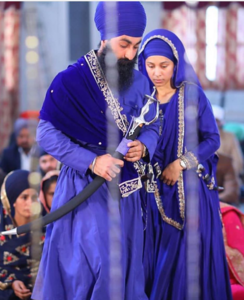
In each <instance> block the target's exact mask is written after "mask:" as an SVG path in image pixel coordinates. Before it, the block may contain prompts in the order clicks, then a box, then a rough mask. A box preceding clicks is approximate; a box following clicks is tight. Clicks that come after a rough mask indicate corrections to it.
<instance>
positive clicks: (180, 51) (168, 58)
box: [139, 29, 232, 300]
mask: <svg viewBox="0 0 244 300" xmlns="http://www.w3.org/2000/svg"><path fill="white" fill-rule="evenodd" d="M139 70H140V71H141V72H142V73H143V74H144V75H146V76H147V78H148V79H149V82H150V85H151V88H152V89H153V86H155V87H156V98H157V99H158V100H159V101H160V122H161V124H160V139H159V142H158V146H157V150H156V152H155V154H154V158H153V165H155V166H157V172H158V173H157V174H158V176H157V177H158V178H157V180H155V181H154V188H155V192H154V193H150V194H149V196H148V204H147V229H146V230H145V250H144V269H145V276H146V292H147V295H148V297H149V299H151V300H186V299H190V298H189V285H188V283H189V281H187V280H188V279H189V278H190V276H189V274H188V273H187V270H190V267H191V266H187V260H188V259H189V257H188V254H189V252H188V250H191V249H189V247H187V243H188V239H187V238H188V236H187V234H188V232H191V231H190V230H189V228H193V229H194V227H193V226H195V228H197V226H198V229H197V230H196V231H195V232H197V233H198V234H199V239H198V240H197V241H198V246H197V255H199V256H198V258H196V259H197V260H196V261H197V262H198V270H199V279H193V280H197V282H196V285H197V286H198V289H199V293H198V296H197V297H196V298H194V299H202V300H218V299H221V300H227V299H228V300H229V299H232V296H231V289H230V285H229V276H228V269H227V264H226V259H225V250H224V244H223V237H222V224H221V217H220V210H219V199H218V191H217V187H216V184H215V170H216V164H217V160H218V158H217V156H216V154H215V151H216V150H217V149H218V148H219V145H220V139H219V133H218V128H217V126H216V123H215V119H214V116H213V113H212V108H211V104H210V102H209V101H208V99H207V98H206V96H205V94H204V92H203V90H202V87H201V85H200V83H199V80H198V78H197V76H196V74H195V72H194V70H193V68H192V66H191V64H190V63H189V61H188V59H187V56H186V53H185V49H184V46H183V44H182V42H181V41H180V40H179V38H178V37H177V36H176V35H175V34H174V33H172V32H170V31H168V30H165V29H158V30H154V31H152V32H150V33H149V34H147V35H146V36H145V38H144V39H143V41H142V44H141V48H140V52H139ZM160 170H161V174H160ZM159 174H160V175H159ZM155 176H156V174H155ZM189 178H190V179H191V182H189V180H188V179H189ZM192 183H194V184H192ZM188 192H192V193H193V195H194V193H195V196H197V198H198V201H199V202H198V203H199V206H198V207H196V209H197V212H198V217H197V219H196V220H193V221H195V223H194V224H193V225H192V224H191V226H190V227H189V222H190V219H189V215H188V209H187V208H189V205H190V204H189V202H188V201H189V199H190V198H189V197H188V196H189V194H188ZM197 198H196V201H197ZM193 204H194V203H193ZM191 222H192V219H191ZM188 230H189V231H188ZM193 238H194V237H193ZM193 246H194V245H193ZM190 275H192V274H190ZM197 286H196V287H197ZM192 299H193V298H192Z"/></svg>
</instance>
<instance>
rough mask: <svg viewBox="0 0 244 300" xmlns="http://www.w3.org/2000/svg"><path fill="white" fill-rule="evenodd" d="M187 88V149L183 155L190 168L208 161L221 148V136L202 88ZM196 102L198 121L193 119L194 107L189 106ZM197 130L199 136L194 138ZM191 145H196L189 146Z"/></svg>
mask: <svg viewBox="0 0 244 300" xmlns="http://www.w3.org/2000/svg"><path fill="white" fill-rule="evenodd" d="M186 88H187V90H186V94H185V97H187V101H186V103H187V107H186V109H185V122H186V126H185V129H186V148H187V151H186V153H185V154H184V155H183V160H185V162H186V165H187V168H188V169H190V168H192V167H195V166H197V165H198V163H201V162H204V161H206V160H207V159H208V158H210V156H211V155H213V154H214V153H215V152H216V151H217V150H218V149H219V146H220V136H219V130H218V127H217V124H216V121H215V118H214V115H213V111H212V106H211V104H210V102H209V100H208V99H207V97H206V96H205V94H204V92H203V91H202V89H200V88H196V87H195V86H193V87H192V86H188V87H186ZM189 99H190V100H189ZM194 99H198V103H196V101H194ZM194 103H195V104H197V105H196V107H198V108H197V109H196V112H197V115H196V119H195V120H196V122H195V121H193V116H194V109H191V108H190V109H189V106H191V105H193V104H194ZM188 105H189V106H188ZM196 126H197V128H196ZM196 132H197V134H198V136H197V137H196V138H195V140H194V135H196ZM189 145H194V146H193V147H192V148H191V147H190V148H188V146H189Z"/></svg>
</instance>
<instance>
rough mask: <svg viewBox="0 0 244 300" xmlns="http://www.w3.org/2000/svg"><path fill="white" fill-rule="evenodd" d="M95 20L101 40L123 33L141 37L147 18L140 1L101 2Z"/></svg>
mask: <svg viewBox="0 0 244 300" xmlns="http://www.w3.org/2000/svg"><path fill="white" fill-rule="evenodd" d="M94 21H95V23H96V26H97V30H98V31H99V32H100V34H101V40H107V39H111V38H113V37H117V36H121V35H128V36H131V37H141V36H142V35H143V32H144V30H145V27H146V22H147V18H146V14H145V10H144V8H143V6H142V5H141V3H140V2H127V1H124V2H99V3H98V5H97V9H96V13H95V17H94Z"/></svg>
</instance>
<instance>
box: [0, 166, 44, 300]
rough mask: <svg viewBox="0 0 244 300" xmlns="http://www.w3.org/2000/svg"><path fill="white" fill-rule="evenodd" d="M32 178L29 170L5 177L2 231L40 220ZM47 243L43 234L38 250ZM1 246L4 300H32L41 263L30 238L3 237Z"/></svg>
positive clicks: (0, 279)
mask: <svg viewBox="0 0 244 300" xmlns="http://www.w3.org/2000/svg"><path fill="white" fill-rule="evenodd" d="M28 178H29V172H28V171H25V170H16V171H13V172H11V173H10V174H8V175H7V176H6V177H5V180H4V183H3V185H2V189H1V205H0V213H1V218H0V230H1V231H5V230H10V229H12V228H14V227H16V226H21V225H24V224H27V223H29V222H30V221H31V220H32V219H33V217H37V216H39V213H40V209H41V207H40V204H39V202H38V201H37V196H38V194H37V191H36V190H35V189H33V188H31V187H30V184H29V180H28ZM34 209H35V212H36V214H35V215H33V213H32V211H34ZM43 240H44V236H43V235H42V234H41V235H40V240H38V245H37V246H38V247H41V245H42V244H43ZM0 245H1V246H0V300H8V299H9V300H10V299H11V300H15V299H29V297H30V295H31V290H32V287H33V286H32V285H33V280H34V278H35V275H36V272H37V269H38V265H39V259H40V257H38V258H37V257H36V255H35V256H34V255H33V252H32V251H31V237H30V234H24V235H21V236H5V235H2V236H0ZM39 245H40V246H39ZM31 254H32V256H31Z"/></svg>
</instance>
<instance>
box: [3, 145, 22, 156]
mask: <svg viewBox="0 0 244 300" xmlns="http://www.w3.org/2000/svg"><path fill="white" fill-rule="evenodd" d="M14 153H19V151H18V146H17V145H13V146H9V147H6V148H4V149H3V156H10V155H12V154H14Z"/></svg>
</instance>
